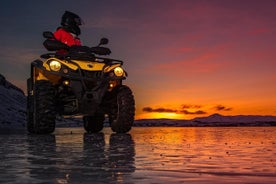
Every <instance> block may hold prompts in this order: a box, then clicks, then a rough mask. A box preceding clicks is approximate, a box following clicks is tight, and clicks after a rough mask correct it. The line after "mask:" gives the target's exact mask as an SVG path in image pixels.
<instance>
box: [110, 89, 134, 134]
mask: <svg viewBox="0 0 276 184" xmlns="http://www.w3.org/2000/svg"><path fill="white" fill-rule="evenodd" d="M112 93H115V94H113V95H114V96H113V98H114V101H113V102H112V104H111V112H110V114H109V122H110V126H111V129H112V130H113V131H114V132H116V133H126V132H128V131H129V130H130V129H131V127H132V125H133V121H134V114H135V101H134V97H133V94H132V91H131V89H130V88H129V87H128V86H125V85H122V86H118V87H117V88H116V89H114V91H112Z"/></svg>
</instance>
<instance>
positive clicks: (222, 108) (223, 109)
mask: <svg viewBox="0 0 276 184" xmlns="http://www.w3.org/2000/svg"><path fill="white" fill-rule="evenodd" d="M214 109H216V110H217V111H231V110H232V109H233V108H232V107H225V106H223V105H217V106H215V107H214Z"/></svg>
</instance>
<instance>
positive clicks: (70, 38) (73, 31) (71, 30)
mask: <svg viewBox="0 0 276 184" xmlns="http://www.w3.org/2000/svg"><path fill="white" fill-rule="evenodd" d="M82 23H83V21H82V20H81V18H80V17H79V16H78V15H77V14H75V13H72V12H70V11H65V13H64V14H63V15H62V18H61V23H60V24H61V27H58V28H57V30H56V31H55V32H54V36H55V38H56V40H58V41H60V42H62V43H64V44H66V45H68V46H69V47H71V46H73V45H77V46H80V45H81V41H80V39H79V38H78V36H79V35H80V34H81V30H80V27H79V26H80V25H82Z"/></svg>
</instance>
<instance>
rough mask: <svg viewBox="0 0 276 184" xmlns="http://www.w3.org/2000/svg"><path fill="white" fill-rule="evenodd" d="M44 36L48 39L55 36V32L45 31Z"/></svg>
mask: <svg viewBox="0 0 276 184" xmlns="http://www.w3.org/2000/svg"><path fill="white" fill-rule="evenodd" d="M43 37H44V38H47V39H52V38H55V36H54V34H53V33H52V32H50V31H45V32H43Z"/></svg>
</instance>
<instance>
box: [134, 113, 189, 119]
mask: <svg viewBox="0 0 276 184" xmlns="http://www.w3.org/2000/svg"><path fill="white" fill-rule="evenodd" d="M136 119H185V117H184V115H183V114H177V113H173V112H167V113H158V112H154V113H143V114H140V115H138V116H137V117H136Z"/></svg>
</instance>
